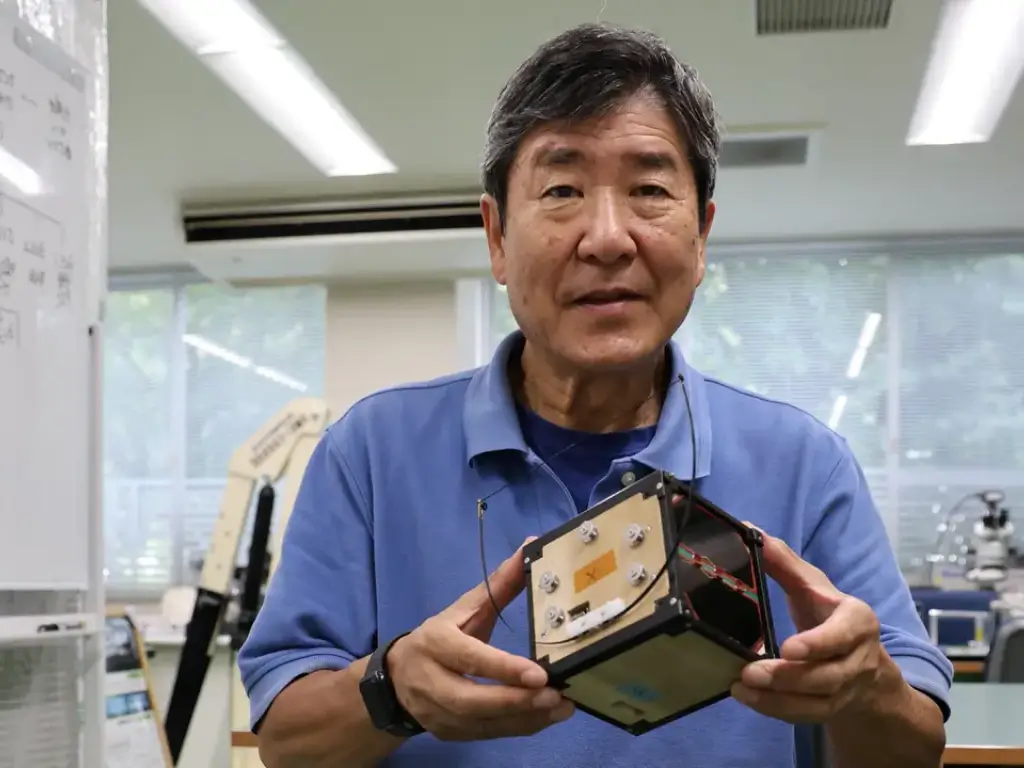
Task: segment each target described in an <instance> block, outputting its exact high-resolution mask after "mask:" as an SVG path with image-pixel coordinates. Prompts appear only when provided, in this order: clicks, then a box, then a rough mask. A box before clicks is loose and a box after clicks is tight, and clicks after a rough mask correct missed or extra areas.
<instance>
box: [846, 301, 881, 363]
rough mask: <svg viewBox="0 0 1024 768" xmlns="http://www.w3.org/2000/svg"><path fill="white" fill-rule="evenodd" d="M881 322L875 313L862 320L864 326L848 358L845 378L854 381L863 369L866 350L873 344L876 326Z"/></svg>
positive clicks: (876, 331) (879, 316)
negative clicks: (848, 362)
mask: <svg viewBox="0 0 1024 768" xmlns="http://www.w3.org/2000/svg"><path fill="white" fill-rule="evenodd" d="M881 322H882V316H881V315H880V314H878V313H877V312H869V313H868V316H867V317H866V318H864V325H863V326H861V329H860V338H858V339H857V346H856V347H855V348H854V350H853V355H852V356H851V357H850V364H849V365H848V366H847V368H846V376H847V378H850V379H856V378H857V377H858V376H860V372H861V369H863V368H864V360H865V359H866V358H867V355H868V350H869V349H870V348H871V345H872V344H874V343H875V335H876V334H877V333H878V326H879V324H880V323H881Z"/></svg>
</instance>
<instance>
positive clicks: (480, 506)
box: [476, 373, 697, 645]
mask: <svg viewBox="0 0 1024 768" xmlns="http://www.w3.org/2000/svg"><path fill="white" fill-rule="evenodd" d="M676 381H678V383H679V384H680V385H681V386H682V389H683V399H684V401H685V402H686V413H687V416H688V421H689V427H690V446H691V449H692V457H691V458H692V465H693V466H692V470H691V474H690V493H688V494H687V501H686V511H685V512H684V513H683V519H682V521H681V522H680V525H679V532H680V534H679V535H680V541H677V542H676V544H675V546H674V547H672V550H671V554H670V555H669V556H668V558H667V559H666V561H665V563H664V564H663V565H662V566H661V569H660V570H659V571H658V573H657V575H656V576H655V577H654V578H653V579H651V581H650V583H649V584H648V585H647V586H646V587H645V588H644V590H643V591H642V592H641V593H640V595H639V596H637V597H636V598H635V599H634V600H633V602H631V603H630V604H629V605H628V606H626V609H625V610H624V611H622V613H620V614H619V616H620V617H621V616H624V615H625V614H626V613H628V612H629V611H631V610H632V609H633V608H635V607H636V606H637V605H639V603H640V601H641V600H643V599H644V598H645V597H646V596H647V595H648V594H649V593H650V591H651V590H652V589H653V588H654V585H655V584H657V583H658V581H659V580H660V579H661V577H662V576H664V575H665V572H666V571H667V570H668V567H669V565H671V563H672V560H673V558H674V556H675V551H676V550H677V549H678V548H679V544H680V543H681V541H682V538H681V537H682V530H683V527H684V526H685V525H686V523H687V522H688V521H689V519H690V512H691V510H692V505H693V483H694V482H695V480H696V477H697V433H696V430H695V429H694V426H693V411H692V410H691V408H690V394H689V392H687V391H686V381H685V380H684V378H683V374H681V373H680V374H677V375H676ZM656 394H657V392H656V391H655V392H652V393H651V394H650V395H648V397H647V398H645V399H644V400H643V402H642V403H641V405H643V404H644V403H646V402H647V401H648V400H650V399H651V398H653V397H654V396H655V395H656ZM665 397H666V399H667V398H668V390H667V389H666V394H665ZM590 437H591V435H587V436H586V437H583V438H580V439H579V440H575V441H573V442H571V443H569V444H568V445H566V446H565V447H563V448H560V449H559V450H558V451H556V452H555V453H554V454H552V456H551V459H553V458H556V457H557V456H561V455H562V454H563V453H565V452H566V451H569V450H571V449H573V448H575V447H576V446H577V445H579V444H580V443H582V442H585V441H586V440H588V439H589V438H590ZM593 437H597V433H595V434H594V435H593ZM549 461H550V459H549ZM538 467H539V465H538V466H535V467H533V468H532V469H531V470H530V474H533V472H535V471H536V470H537V469H538ZM510 485H511V482H509V483H505V484H503V485H501V486H499V487H498V488H497V489H496V490H493V491H491V492H490V493H488V494H487V495H486V496H483V497H482V498H480V499H478V500H477V502H476V517H477V531H478V534H479V539H480V567H481V568H482V569H483V574H484V588H485V589H486V590H487V598H488V599H489V600H490V603H491V607H492V608H493V609H494V613H495V614H496V615H497V617H498V620H499V621H500V622H501V623H502V624H504V625H505V627H506V628H507V629H508V630H509V631H510V632H514V631H515V630H513V629H512V627H511V626H509V623H508V622H507V621H505V617H504V615H503V614H502V612H501V608H499V607H498V602H497V600H495V599H494V593H493V592H492V591H491V577H490V571H489V570H488V568H487V556H486V551H485V549H486V548H485V546H484V513H485V512H486V511H487V500H488V499H492V498H494V497H495V496H496V495H497V494H499V493H501V492H502V491H504V490H505V489H506V488H508V487H509V486H510ZM527 588H529V585H527ZM571 640H575V638H570V639H569V640H558V641H552V642H548V643H538V645H559V644H560V643H565V642H570V641H571Z"/></svg>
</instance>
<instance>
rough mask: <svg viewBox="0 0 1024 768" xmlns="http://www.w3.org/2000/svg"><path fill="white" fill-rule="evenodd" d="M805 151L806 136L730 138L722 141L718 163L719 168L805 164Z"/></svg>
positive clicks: (806, 156) (806, 150) (808, 141)
mask: <svg viewBox="0 0 1024 768" xmlns="http://www.w3.org/2000/svg"><path fill="white" fill-rule="evenodd" d="M809 153H810V137H808V136H793V135H790V136H767V137H750V138H735V137H734V138H727V139H726V140H725V141H724V142H722V150H721V154H720V155H719V158H718V164H719V167H721V168H778V167H781V166H794V165H806V164H807V160H808V156H809Z"/></svg>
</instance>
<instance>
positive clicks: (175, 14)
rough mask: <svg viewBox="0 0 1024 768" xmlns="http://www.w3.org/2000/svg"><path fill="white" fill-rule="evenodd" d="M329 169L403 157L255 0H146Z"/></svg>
mask: <svg viewBox="0 0 1024 768" xmlns="http://www.w3.org/2000/svg"><path fill="white" fill-rule="evenodd" d="M139 2H140V4H141V5H143V6H144V7H145V8H146V9H147V10H148V11H149V12H150V13H152V14H153V16H155V17H156V18H157V19H158V20H159V21H160V22H161V23H162V24H163V25H164V26H165V27H166V28H167V30H168V31H169V32H170V33H171V34H172V35H174V37H176V38H177V39H178V40H179V41H180V42H181V43H182V45H184V46H185V47H186V48H188V49H189V50H190V51H192V52H193V53H194V54H196V55H197V56H198V57H199V58H200V59H201V60H202V61H203V62H204V63H205V64H206V65H207V66H208V67H209V68H210V69H211V70H213V72H214V73H215V74H216V75H217V76H218V77H219V78H220V79H221V80H223V81H224V82H225V83H226V84H227V85H228V87H230V88H231V89H232V90H234V91H235V92H236V93H237V94H238V96H239V97H240V98H241V99H242V100H243V101H245V102H246V103H247V104H248V105H249V107H250V108H251V109H252V110H253V111H254V112H256V114H258V115H259V116H260V118H261V119H263V120H264V121H265V122H266V123H268V124H269V125H270V126H272V127H273V128H274V129H275V130H276V131H277V132H278V133H280V134H281V135H282V136H283V137H284V138H285V139H286V140H287V141H288V142H289V143H290V144H291V145H292V146H294V147H295V149H296V150H298V151H299V152H300V153H301V154H302V155H303V156H304V157H305V158H306V159H307V160H309V162H310V163H312V164H313V165H314V166H315V167H316V168H318V169H319V170H320V172H321V173H323V174H325V175H327V176H366V175H371V174H378V173H393V172H394V171H395V170H397V169H396V167H395V165H394V164H393V163H392V162H391V161H390V160H389V159H388V158H387V157H386V156H385V155H384V153H383V152H382V151H381V149H380V148H379V147H378V146H377V145H376V144H375V143H374V141H373V140H372V139H371V138H370V137H369V136H368V135H367V134H366V132H365V131H364V130H363V129H362V128H361V127H360V125H359V124H358V123H357V122H356V120H355V119H354V118H353V117H352V115H351V114H349V112H348V111H347V110H346V109H345V108H344V107H343V106H342V105H341V104H340V103H339V101H338V99H337V98H336V97H335V96H334V94H332V93H331V92H330V90H329V89H328V88H327V87H326V86H325V85H324V84H323V83H322V82H321V81H320V80H319V78H317V76H316V75H315V74H314V73H313V71H312V70H311V69H310V67H309V66H308V65H307V64H306V63H305V62H304V61H303V60H302V58H301V57H300V56H299V55H298V54H297V53H296V52H295V51H294V50H293V49H292V48H291V47H290V46H289V45H288V44H287V42H286V41H285V39H284V38H283V37H282V36H281V35H280V34H279V33H278V32H277V31H276V30H275V29H274V28H273V27H272V26H271V24H270V23H269V22H268V21H267V20H266V19H265V18H264V17H263V16H262V14H260V12H259V11H258V10H257V9H256V8H255V7H254V6H253V5H252V4H251V3H250V2H249V0H202V2H196V1H194V0H139Z"/></svg>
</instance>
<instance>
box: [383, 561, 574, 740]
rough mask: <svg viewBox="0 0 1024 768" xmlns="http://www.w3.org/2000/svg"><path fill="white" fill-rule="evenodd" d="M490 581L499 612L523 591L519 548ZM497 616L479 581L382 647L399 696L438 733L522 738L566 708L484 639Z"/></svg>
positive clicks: (541, 677) (534, 668)
mask: <svg viewBox="0 0 1024 768" xmlns="http://www.w3.org/2000/svg"><path fill="white" fill-rule="evenodd" d="M490 585H491V593H492V594H493V595H494V601H495V603H497V605H498V607H499V609H501V610H504V608H505V606H507V605H508V604H509V603H511V602H512V600H513V599H514V598H515V597H516V595H518V594H519V593H520V592H522V590H523V588H524V586H525V579H524V569H523V550H522V548H520V549H519V550H518V551H517V552H516V553H515V554H514V555H512V557H510V558H509V559H508V560H506V561H505V562H504V563H502V564H501V565H500V566H499V567H498V569H497V570H496V571H495V572H494V573H493V574H492V575H491V577H490ZM497 619H498V615H497V613H496V612H495V610H494V606H493V605H491V600H490V598H489V597H488V595H487V587H486V585H484V584H482V583H481V584H480V585H479V586H477V587H475V588H474V589H472V590H470V591H469V592H467V593H466V594H464V595H463V596H462V597H460V598H459V599H458V600H457V601H456V602H455V603H453V604H452V605H451V606H449V607H448V608H446V609H445V610H444V611H442V612H441V613H439V614H438V615H437V616H434V617H433V618H431V619H428V620H427V621H425V622H424V623H423V624H422V625H420V627H419V628H418V629H416V630H415V631H413V632H412V633H410V634H409V635H406V636H405V637H403V638H402V639H400V640H399V641H397V642H396V643H395V644H394V645H393V646H392V647H391V650H390V651H389V652H388V670H389V672H390V676H391V680H392V682H393V684H394V686H395V693H396V694H397V696H398V700H399V702H401V704H402V706H403V707H405V709H406V710H407V711H408V712H409V714H410V715H412V716H413V717H414V718H416V720H417V721H418V722H419V723H420V725H422V726H423V727H424V728H425V729H426V730H427V731H429V732H430V733H432V734H433V735H434V736H436V737H437V738H439V739H442V740H444V741H475V740H480V739H496V738H502V737H506V736H525V735H529V734H533V733H536V732H538V731H541V730H543V729H544V728H547V727H548V726H549V725H553V724H554V723H559V722H562V721H563V720H566V719H568V718H569V717H571V716H572V714H573V711H574V709H573V704H572V702H571V701H569V700H568V699H565V698H563V697H562V695H561V694H560V693H559V692H558V691H556V690H554V689H552V688H548V687H546V686H547V673H546V672H545V671H544V669H542V668H541V667H540V666H539V665H537V664H535V663H534V662H532V661H530V660H529V659H526V658H523V657H522V656H516V655H515V654H511V653H507V652H505V651H502V650H499V649H497V648H494V647H492V646H491V645H489V644H488V641H489V640H490V637H491V633H492V632H493V631H494V625H495V623H496V622H497ZM472 677H475V678H480V679H486V680H489V681H493V682H488V683H479V682H476V681H475V680H472V679H470V678H472Z"/></svg>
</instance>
